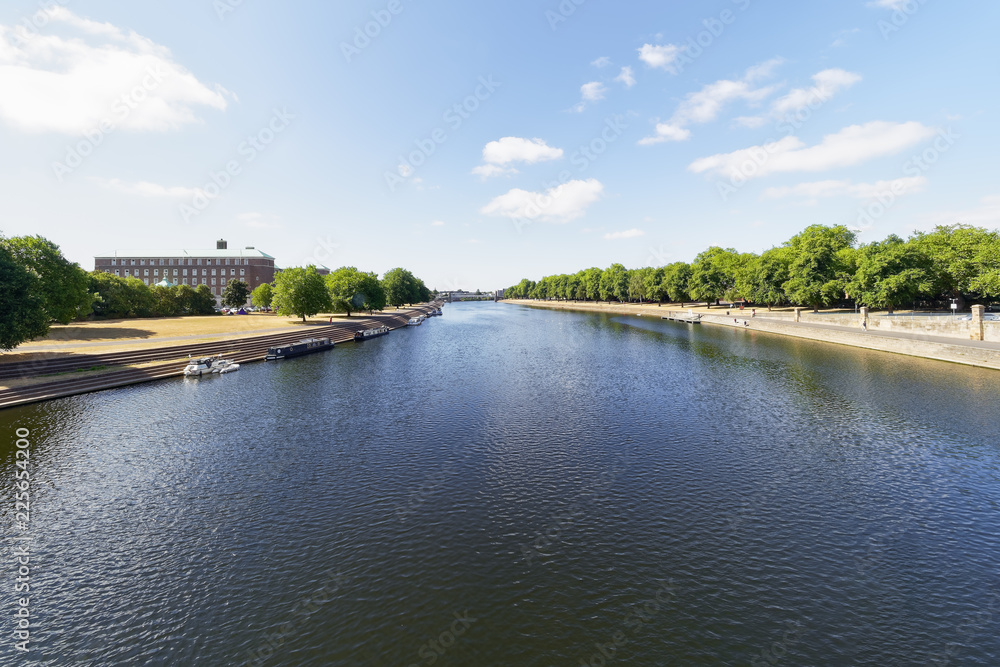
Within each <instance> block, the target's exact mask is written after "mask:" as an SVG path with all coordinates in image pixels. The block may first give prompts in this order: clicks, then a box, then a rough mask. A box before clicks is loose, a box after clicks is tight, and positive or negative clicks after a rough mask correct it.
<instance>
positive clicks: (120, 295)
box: [88, 271, 157, 318]
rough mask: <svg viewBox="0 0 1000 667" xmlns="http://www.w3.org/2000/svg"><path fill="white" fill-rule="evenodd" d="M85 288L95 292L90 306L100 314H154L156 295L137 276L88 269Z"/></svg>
mask: <svg viewBox="0 0 1000 667" xmlns="http://www.w3.org/2000/svg"><path fill="white" fill-rule="evenodd" d="M88 288H89V290H90V292H92V293H94V295H95V299H94V304H93V309H94V314H95V315H97V316H99V317H108V318H128V317H153V316H155V315H156V314H157V312H156V297H155V296H154V295H153V292H152V290H150V288H149V286H148V285H146V284H145V283H143V282H142V281H141V280H139V279H138V278H123V277H121V276H113V275H111V274H110V273H104V272H102V271H91V272H90V273H89V274H88Z"/></svg>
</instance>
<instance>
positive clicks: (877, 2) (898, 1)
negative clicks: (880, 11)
mask: <svg viewBox="0 0 1000 667" xmlns="http://www.w3.org/2000/svg"><path fill="white" fill-rule="evenodd" d="M910 2H912V0H872V1H871V2H869V3H868V6H869V7H882V8H884V9H899V10H901V9H903V7H905V6H906V5H907V4H908V3H910Z"/></svg>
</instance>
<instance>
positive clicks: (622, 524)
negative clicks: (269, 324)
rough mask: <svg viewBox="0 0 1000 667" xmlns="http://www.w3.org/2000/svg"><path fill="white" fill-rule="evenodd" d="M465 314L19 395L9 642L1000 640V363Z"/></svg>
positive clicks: (70, 645) (574, 319) (359, 649)
mask: <svg viewBox="0 0 1000 667" xmlns="http://www.w3.org/2000/svg"><path fill="white" fill-rule="evenodd" d="M444 313H445V314H444V317H441V318H433V319H431V320H429V321H427V322H426V323H424V324H423V325H422V326H420V327H411V328H407V329H403V330H399V331H395V332H393V333H392V334H391V335H389V336H385V337H383V338H379V339H375V340H371V341H366V342H364V343H361V344H353V343H348V344H344V345H338V346H337V348H336V349H334V350H332V351H329V352H325V353H320V354H317V355H312V356H307V357H302V358H298V359H293V360H288V361H284V362H279V363H266V364H265V363H258V364H246V365H244V366H243V368H242V369H241V370H240V371H239V372H238V373H233V374H229V375H225V376H215V377H207V378H202V379H176V380H167V381H159V382H155V383H149V384H144V385H137V386H133V387H129V388H123V389H117V390H111V391H104V392H100V393H95V394H90V395H85V396H77V397H71V398H67V399H61V400H56V401H51V402H47V403H43V404H37V405H32V406H26V407H23V408H16V409H10V410H6V411H3V412H2V413H0V425H2V427H3V434H4V437H3V440H2V442H0V453H2V456H3V463H2V471H0V475H2V477H3V480H4V488H5V493H4V496H3V497H4V501H3V502H4V504H3V507H2V508H0V515H2V522H3V534H4V538H5V545H6V547H7V548H6V549H5V550H4V553H5V557H4V559H3V560H2V561H0V578H2V579H0V580H2V581H3V582H4V583H3V591H4V594H3V595H0V604H2V605H3V617H4V621H3V623H4V625H5V627H4V631H3V633H2V637H3V640H2V645H0V663H2V664H31V665H142V664H163V665H194V664H199V665H202V664H204V665H239V664H255V665H374V666H381V665H401V666H404V667H405V666H408V665H431V664H435V665H445V666H447V665H456V666H459V665H461V666H466V665H476V666H478V665H485V666H492V665H497V666H499V665H527V666H534V665H537V666H540V667H547V666H549V665H553V666H555V665H566V666H567V667H570V666H573V667H577V666H579V665H594V666H595V667H596V666H598V665H604V664H608V665H613V664H622V665H626V664H627V665H715V664H732V665H737V664H743V665H757V664H766V665H879V666H886V665H914V664H938V665H943V664H962V665H997V664H1000V484H998V469H1000V421H998V417H997V416H998V414H1000V413H998V410H997V401H998V397H1000V373H997V372H995V371H988V370H983V369H975V368H967V367H963V366H958V365H951V364H946V363H941V362H933V361H925V360H920V359H915V358H908V357H903V356H896V355H890V354H885V353H878V352H872V351H866V350H860V349H853V348H846V347H839V346H834V345H824V344H820V343H814V342H810V341H802V340H794V339H786V338H782V337H778V336H768V335H765V334H761V333H759V332H753V331H745V330H740V329H728V328H715V327H709V326H692V325H684V324H677V323H671V322H665V321H659V320H653V319H651V318H648V317H618V316H605V315H597V314H590V313H571V312H552V311H545V310H538V309H531V308H526V307H520V306H512V305H507V304H494V303H464V304H449V305H447V306H446V307H445V309H444ZM18 429H21V430H20V431H18ZM17 434H21V435H26V437H25V438H23V441H22V442H21V446H20V449H22V450H26V451H27V452H28V457H29V458H28V459H27V461H28V463H27V464H22V465H21V466H20V467H18V464H17V461H18V460H24V458H23V455H22V456H21V458H20V459H19V458H17V456H18V455H17V451H19V447H18V446H17V445H16V444H15V440H16V437H17ZM22 470H28V471H29V473H30V491H29V492H30V521H29V522H28V523H27V524H24V523H23V522H22V525H18V523H17V521H18V520H19V519H17V518H16V517H15V509H16V508H15V504H14V503H15V500H14V497H13V491H14V488H15V487H14V484H15V482H16V480H15V475H16V474H17V473H18V472H19V471H22ZM22 478H23V475H22ZM22 518H23V517H22ZM19 538H28V539H26V540H21V539H19ZM24 545H27V546H26V547H25V546H24ZM18 548H21V549H22V551H24V550H25V549H27V550H29V551H30V558H29V563H30V564H29V565H28V566H26V567H28V568H29V570H30V582H24V583H30V591H29V592H30V599H29V600H28V604H27V605H26V606H25V607H24V608H25V609H28V613H29V614H30V621H29V623H30V625H29V630H30V640H29V644H28V648H29V651H28V653H23V652H21V651H19V650H18V649H17V648H16V646H15V643H16V642H17V639H16V638H15V636H14V634H13V632H14V630H15V629H16V627H17V626H16V622H17V617H16V616H15V614H16V613H18V610H19V608H20V605H19V602H18V600H19V599H20V597H21V596H23V595H26V594H25V593H15V592H14V589H15V585H16V578H17V577H18V568H19V564H18V563H17V562H16V559H15V557H14V555H13V553H14V550H15V549H18ZM21 574H25V572H24V571H22V572H21Z"/></svg>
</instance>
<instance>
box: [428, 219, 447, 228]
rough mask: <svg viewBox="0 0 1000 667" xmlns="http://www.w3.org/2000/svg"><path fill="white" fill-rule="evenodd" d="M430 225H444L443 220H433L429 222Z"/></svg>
mask: <svg viewBox="0 0 1000 667" xmlns="http://www.w3.org/2000/svg"><path fill="white" fill-rule="evenodd" d="M431 227H444V220H435V221H434V222H432V223H431Z"/></svg>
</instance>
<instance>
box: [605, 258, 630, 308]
mask: <svg viewBox="0 0 1000 667" xmlns="http://www.w3.org/2000/svg"><path fill="white" fill-rule="evenodd" d="M600 293H601V300H602V301H610V300H611V298H612V297H614V298H616V299H618V300H619V301H624V300H625V299H626V298H628V270H627V269H626V268H625V267H624V266H622V265H621V264H612V265H611V266H609V267H608V268H607V269H605V270H604V272H603V273H602V274H601V282H600Z"/></svg>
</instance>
